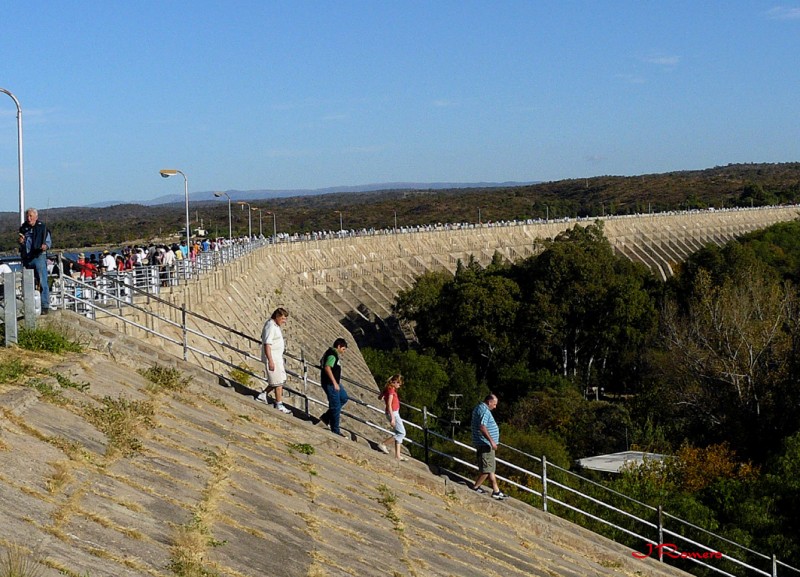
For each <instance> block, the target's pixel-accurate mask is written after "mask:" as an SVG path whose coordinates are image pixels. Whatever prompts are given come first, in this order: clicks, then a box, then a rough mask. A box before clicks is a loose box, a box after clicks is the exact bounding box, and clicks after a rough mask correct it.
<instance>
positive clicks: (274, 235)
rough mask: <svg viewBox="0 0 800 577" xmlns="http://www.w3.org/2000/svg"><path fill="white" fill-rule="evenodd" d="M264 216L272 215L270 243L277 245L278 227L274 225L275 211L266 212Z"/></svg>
mask: <svg viewBox="0 0 800 577" xmlns="http://www.w3.org/2000/svg"><path fill="white" fill-rule="evenodd" d="M265 214H271V215H272V242H273V243H277V242H278V227H277V225H276V224H275V211H274V210H273V211H270V210H268V211H266V213H265Z"/></svg>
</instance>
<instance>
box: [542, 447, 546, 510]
mask: <svg viewBox="0 0 800 577" xmlns="http://www.w3.org/2000/svg"><path fill="white" fill-rule="evenodd" d="M542 510H543V511H544V512H545V513H547V457H546V456H545V455H542Z"/></svg>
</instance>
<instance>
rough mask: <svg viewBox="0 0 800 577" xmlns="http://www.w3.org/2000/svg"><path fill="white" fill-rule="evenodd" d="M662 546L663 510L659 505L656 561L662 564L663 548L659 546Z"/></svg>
mask: <svg viewBox="0 0 800 577" xmlns="http://www.w3.org/2000/svg"><path fill="white" fill-rule="evenodd" d="M663 544H664V508H663V507H662V506H661V505H659V506H658V545H659V547H658V560H659V561H661V562H662V563H663V562H664V548H663V547H661V545H663Z"/></svg>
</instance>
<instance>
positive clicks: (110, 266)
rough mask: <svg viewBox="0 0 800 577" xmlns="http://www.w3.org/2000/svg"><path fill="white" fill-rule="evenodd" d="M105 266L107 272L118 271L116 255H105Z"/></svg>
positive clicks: (108, 253) (105, 253)
mask: <svg viewBox="0 0 800 577" xmlns="http://www.w3.org/2000/svg"><path fill="white" fill-rule="evenodd" d="M103 266H104V267H105V269H106V272H111V271H114V270H117V259H115V258H114V255H113V254H111V253H110V252H108V251H105V252H104V253H103Z"/></svg>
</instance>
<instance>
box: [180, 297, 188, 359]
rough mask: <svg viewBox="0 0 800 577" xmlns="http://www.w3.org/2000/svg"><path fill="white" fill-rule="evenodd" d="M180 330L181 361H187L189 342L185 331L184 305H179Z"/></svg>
mask: <svg viewBox="0 0 800 577" xmlns="http://www.w3.org/2000/svg"><path fill="white" fill-rule="evenodd" d="M181 330H182V331H183V360H184V361H187V360H189V351H188V349H189V342H188V334H187V331H186V303H183V304H182V305H181Z"/></svg>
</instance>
